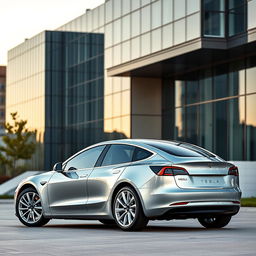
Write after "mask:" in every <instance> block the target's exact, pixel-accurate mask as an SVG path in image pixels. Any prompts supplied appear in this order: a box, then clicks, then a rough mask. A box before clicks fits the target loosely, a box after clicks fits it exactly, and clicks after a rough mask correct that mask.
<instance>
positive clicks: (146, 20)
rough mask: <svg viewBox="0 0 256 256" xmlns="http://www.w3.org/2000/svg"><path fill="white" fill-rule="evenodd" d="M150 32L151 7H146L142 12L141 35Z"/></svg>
mask: <svg viewBox="0 0 256 256" xmlns="http://www.w3.org/2000/svg"><path fill="white" fill-rule="evenodd" d="M149 30H150V6H146V7H144V8H142V10H141V33H144V32H147V31H149Z"/></svg>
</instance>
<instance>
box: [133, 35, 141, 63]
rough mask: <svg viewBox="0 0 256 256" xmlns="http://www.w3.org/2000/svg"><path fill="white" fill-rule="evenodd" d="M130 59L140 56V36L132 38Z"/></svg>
mask: <svg viewBox="0 0 256 256" xmlns="http://www.w3.org/2000/svg"><path fill="white" fill-rule="evenodd" d="M131 52H132V59H136V58H139V57H140V38H139V37H137V38H134V39H132V51H131Z"/></svg>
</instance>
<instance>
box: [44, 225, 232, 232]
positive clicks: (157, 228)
mask: <svg viewBox="0 0 256 256" xmlns="http://www.w3.org/2000/svg"><path fill="white" fill-rule="evenodd" d="M44 228H50V229H51V228H56V229H91V230H111V231H121V229H120V228H119V227H118V226H116V225H103V224H48V225H46V226H45V227H44ZM214 230H215V231H216V230H220V231H229V230H232V231H234V230H236V228H224V229H206V228H204V227H200V226H199V227H178V226H157V225H148V226H147V227H146V228H145V229H143V230H142V231H138V232H201V231H204V232H211V231H214Z"/></svg>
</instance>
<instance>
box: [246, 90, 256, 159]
mask: <svg viewBox="0 0 256 256" xmlns="http://www.w3.org/2000/svg"><path fill="white" fill-rule="evenodd" d="M246 137H247V138H246V145H247V148H246V152H247V160H248V161H255V160H256V95H250V96H247V99H246Z"/></svg>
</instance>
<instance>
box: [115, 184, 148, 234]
mask: <svg viewBox="0 0 256 256" xmlns="http://www.w3.org/2000/svg"><path fill="white" fill-rule="evenodd" d="M113 215H114V218H115V221H116V224H117V225H118V226H119V227H120V228H121V229H122V230H124V231H133V230H134V231H135V230H141V229H143V228H144V227H146V225H147V224H148V219H147V218H146V216H145V215H144V212H143V209H142V206H141V203H140V199H139V197H138V195H137V193H136V192H135V190H134V189H133V188H131V187H124V188H121V189H120V190H119V191H118V192H117V194H116V196H115V199H114V202H113Z"/></svg>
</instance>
